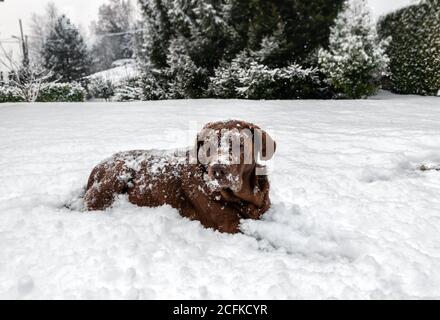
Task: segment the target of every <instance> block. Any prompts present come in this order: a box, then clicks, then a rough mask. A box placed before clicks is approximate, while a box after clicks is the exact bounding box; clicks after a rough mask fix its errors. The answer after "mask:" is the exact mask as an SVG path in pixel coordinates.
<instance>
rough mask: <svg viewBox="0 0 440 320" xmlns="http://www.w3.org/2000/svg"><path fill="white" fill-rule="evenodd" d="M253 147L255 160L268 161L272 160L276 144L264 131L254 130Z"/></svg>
mask: <svg viewBox="0 0 440 320" xmlns="http://www.w3.org/2000/svg"><path fill="white" fill-rule="evenodd" d="M254 147H255V149H254V153H255V159H260V160H261V161H268V160H270V159H272V158H273V156H274V154H275V151H276V149H277V144H276V142H275V140H274V139H272V137H271V136H270V135H269V134H268V133H267V132H266V131H264V130H261V129H260V128H254Z"/></svg>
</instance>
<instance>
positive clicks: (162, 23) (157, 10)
mask: <svg viewBox="0 0 440 320" xmlns="http://www.w3.org/2000/svg"><path fill="white" fill-rule="evenodd" d="M168 2H169V1H168V0H139V4H140V7H141V10H142V14H143V17H144V21H143V22H144V28H145V31H144V45H143V52H142V55H141V59H142V60H143V62H144V64H145V65H146V66H148V68H155V69H161V68H165V67H166V66H167V54H168V46H169V41H170V38H171V34H172V28H171V23H170V20H169V16H168V8H169V3H168Z"/></svg>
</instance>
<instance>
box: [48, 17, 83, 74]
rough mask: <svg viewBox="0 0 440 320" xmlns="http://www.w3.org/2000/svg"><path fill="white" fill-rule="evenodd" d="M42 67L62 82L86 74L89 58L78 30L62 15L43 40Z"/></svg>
mask: <svg viewBox="0 0 440 320" xmlns="http://www.w3.org/2000/svg"><path fill="white" fill-rule="evenodd" d="M43 57H44V66H45V68H46V69H48V70H51V71H52V72H53V74H54V78H55V79H57V80H59V81H62V82H72V81H75V80H80V79H81V78H83V77H84V76H86V75H87V74H88V71H89V68H90V58H89V54H88V51H87V46H86V43H85V42H84V39H83V37H82V36H81V34H80V32H79V30H78V29H77V28H76V26H75V25H73V24H72V23H71V22H70V20H69V19H68V18H67V17H66V16H65V15H62V16H60V17H59V18H58V20H57V22H56V23H55V25H54V27H53V29H52V30H51V31H50V33H49V35H48V37H47V38H46V40H45V44H44V49H43Z"/></svg>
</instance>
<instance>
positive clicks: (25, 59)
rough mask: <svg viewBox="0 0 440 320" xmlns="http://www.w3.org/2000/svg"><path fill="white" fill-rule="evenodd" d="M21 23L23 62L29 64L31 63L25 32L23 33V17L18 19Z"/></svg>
mask: <svg viewBox="0 0 440 320" xmlns="http://www.w3.org/2000/svg"><path fill="white" fill-rule="evenodd" d="M18 21H19V23H20V34H21V45H22V48H23V63H24V65H25V66H27V65H28V64H29V53H28V50H27V46H26V42H27V41H25V39H24V33H23V23H22V21H21V19H19V20H18ZM26 38H27V36H26Z"/></svg>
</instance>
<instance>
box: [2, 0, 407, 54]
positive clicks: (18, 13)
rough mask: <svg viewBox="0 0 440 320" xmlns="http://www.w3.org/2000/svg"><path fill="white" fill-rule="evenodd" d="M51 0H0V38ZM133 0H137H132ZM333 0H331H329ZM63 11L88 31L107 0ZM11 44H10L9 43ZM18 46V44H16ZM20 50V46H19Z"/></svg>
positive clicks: (62, 2) (381, 0)
mask: <svg viewBox="0 0 440 320" xmlns="http://www.w3.org/2000/svg"><path fill="white" fill-rule="evenodd" d="M49 1H50V0H4V2H0V40H3V39H6V38H10V37H11V35H19V27H18V19H20V18H21V19H23V23H24V29H25V33H29V31H30V30H29V24H28V22H29V20H30V17H31V15H32V13H33V12H37V13H41V12H43V11H44V7H45V5H46V3H48V2H49ZM132 1H133V2H135V1H137V0H132ZM329 1H331V0H329ZM368 1H369V4H370V6H371V8H372V9H373V12H374V15H375V16H379V15H381V14H384V13H386V12H389V11H392V10H394V9H397V8H400V7H402V6H405V5H407V4H410V3H412V2H414V1H415V0H368ZM54 2H55V4H56V5H57V7H58V8H59V9H60V11H61V12H62V13H66V14H67V16H68V17H70V18H71V19H72V21H73V22H75V23H76V24H78V25H80V26H81V27H82V30H84V31H88V29H89V25H90V21H91V20H93V19H96V15H97V12H98V8H99V6H100V5H101V4H102V3H104V2H105V0H55V1H54ZM8 46H10V45H8ZM15 46H17V45H15ZM17 50H18V46H17Z"/></svg>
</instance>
